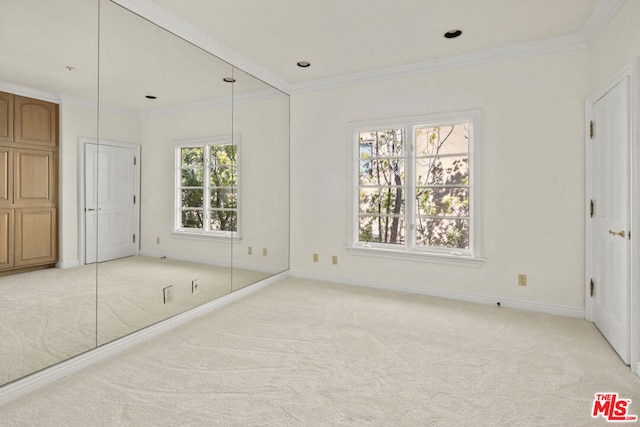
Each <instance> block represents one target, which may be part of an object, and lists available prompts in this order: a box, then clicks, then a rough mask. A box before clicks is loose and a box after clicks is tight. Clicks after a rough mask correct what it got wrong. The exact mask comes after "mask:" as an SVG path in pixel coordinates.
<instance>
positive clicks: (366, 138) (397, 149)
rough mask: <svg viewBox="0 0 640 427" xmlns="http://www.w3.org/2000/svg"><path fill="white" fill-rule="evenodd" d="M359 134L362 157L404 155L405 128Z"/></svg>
mask: <svg viewBox="0 0 640 427" xmlns="http://www.w3.org/2000/svg"><path fill="white" fill-rule="evenodd" d="M358 136H359V140H360V158H365V159H366V158H368V157H402V156H404V149H405V135H404V129H388V130H383V131H374V132H360V133H359V134H358Z"/></svg>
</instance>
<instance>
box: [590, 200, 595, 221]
mask: <svg viewBox="0 0 640 427" xmlns="http://www.w3.org/2000/svg"><path fill="white" fill-rule="evenodd" d="M594 212H595V204H594V203H593V199H591V201H590V202H589V216H590V217H591V218H593V213H594Z"/></svg>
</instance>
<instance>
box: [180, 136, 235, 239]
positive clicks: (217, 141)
mask: <svg viewBox="0 0 640 427" xmlns="http://www.w3.org/2000/svg"><path fill="white" fill-rule="evenodd" d="M214 145H235V146H236V183H237V185H236V198H237V206H236V231H228V230H208V227H209V215H210V210H211V209H210V207H209V203H210V199H211V197H210V180H209V174H210V165H209V159H210V157H209V153H210V148H209V147H210V146H214ZM185 147H203V148H204V159H205V164H204V168H205V169H204V170H205V173H204V183H205V186H204V194H203V199H204V206H203V213H204V220H203V229H202V230H200V229H196V228H185V227H182V159H181V149H182V148H185ZM173 150H174V179H175V182H174V184H175V185H174V201H173V205H174V209H173V226H172V230H171V232H172V234H173V235H174V236H177V237H186V238H201V237H203V238H207V239H222V240H229V239H234V240H236V241H239V240H240V239H241V237H242V234H241V228H240V227H241V222H242V221H241V215H240V212H241V197H240V195H241V191H240V187H241V182H240V181H241V179H240V177H241V174H240V163H241V158H242V155H241V152H240V136H239V135H233V136H231V135H229V136H216V137H210V138H198V139H190V140H183V141H179V142H178V143H176V144H175V145H174V148H173ZM208 195H209V196H208Z"/></svg>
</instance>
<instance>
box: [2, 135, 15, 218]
mask: <svg viewBox="0 0 640 427" xmlns="http://www.w3.org/2000/svg"><path fill="white" fill-rule="evenodd" d="M11 203H13V150H12V149H11V148H7V147H0V206H8V205H10V204H11Z"/></svg>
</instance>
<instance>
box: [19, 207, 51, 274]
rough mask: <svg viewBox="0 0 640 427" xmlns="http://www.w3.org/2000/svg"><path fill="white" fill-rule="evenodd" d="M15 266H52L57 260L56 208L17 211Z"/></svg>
mask: <svg viewBox="0 0 640 427" xmlns="http://www.w3.org/2000/svg"><path fill="white" fill-rule="evenodd" d="M14 222H15V228H14V240H15V246H14V266H15V267H27V266H33V265H42V264H51V263H55V262H56V260H57V252H58V250H57V246H58V245H57V238H56V229H57V227H56V211H55V209H54V208H49V209H47V208H34V209H16V211H15V221H14Z"/></svg>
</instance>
